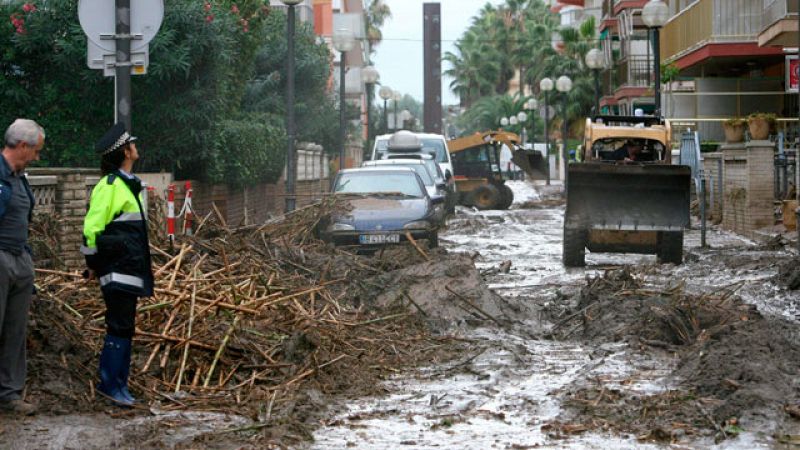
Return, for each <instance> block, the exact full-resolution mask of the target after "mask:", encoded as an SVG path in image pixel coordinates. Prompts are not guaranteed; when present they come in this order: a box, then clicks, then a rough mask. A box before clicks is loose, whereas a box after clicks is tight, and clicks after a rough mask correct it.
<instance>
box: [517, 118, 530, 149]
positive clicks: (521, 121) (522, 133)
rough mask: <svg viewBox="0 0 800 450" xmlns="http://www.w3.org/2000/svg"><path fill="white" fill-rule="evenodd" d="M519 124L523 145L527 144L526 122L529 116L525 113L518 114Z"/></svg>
mask: <svg viewBox="0 0 800 450" xmlns="http://www.w3.org/2000/svg"><path fill="white" fill-rule="evenodd" d="M515 119H517V123H519V128H520V134H521V135H522V144H523V145H524V144H525V121H526V120H528V114H527V113H526V112H525V111H520V112H518V113H517V117H515Z"/></svg>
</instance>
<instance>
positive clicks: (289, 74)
mask: <svg viewBox="0 0 800 450" xmlns="http://www.w3.org/2000/svg"><path fill="white" fill-rule="evenodd" d="M281 1H282V2H283V4H284V5H286V6H287V7H288V10H287V15H286V42H287V44H286V53H287V55H286V203H285V212H287V213H288V212H292V211H294V208H295V204H296V203H295V198H294V193H295V180H296V178H297V158H296V156H295V152H294V138H295V130H294V128H295V125H294V7H295V6H296V5H297V4H299V3H300V2H301V1H302V0H281Z"/></svg>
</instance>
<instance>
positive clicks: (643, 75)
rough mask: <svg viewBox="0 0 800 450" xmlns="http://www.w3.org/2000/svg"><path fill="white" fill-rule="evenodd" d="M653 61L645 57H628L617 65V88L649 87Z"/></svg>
mask: <svg viewBox="0 0 800 450" xmlns="http://www.w3.org/2000/svg"><path fill="white" fill-rule="evenodd" d="M652 74H653V59H652V58H648V57H646V56H629V57H627V58H625V59H623V60H621V61H619V62H618V63H617V86H618V87H647V86H650V83H651V81H652Z"/></svg>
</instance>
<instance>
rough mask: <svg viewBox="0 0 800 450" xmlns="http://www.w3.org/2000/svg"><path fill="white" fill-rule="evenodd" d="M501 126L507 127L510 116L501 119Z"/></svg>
mask: <svg viewBox="0 0 800 450" xmlns="http://www.w3.org/2000/svg"><path fill="white" fill-rule="evenodd" d="M500 126H501V127H507V126H508V117H503V118H501V119H500Z"/></svg>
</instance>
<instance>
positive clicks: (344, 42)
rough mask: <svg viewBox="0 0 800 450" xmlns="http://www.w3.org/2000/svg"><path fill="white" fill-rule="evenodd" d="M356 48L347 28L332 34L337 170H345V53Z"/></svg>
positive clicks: (350, 32)
mask: <svg viewBox="0 0 800 450" xmlns="http://www.w3.org/2000/svg"><path fill="white" fill-rule="evenodd" d="M355 46H356V37H355V34H354V33H353V32H352V31H350V30H349V29H347V28H339V29H338V30H336V31H334V32H333V48H335V49H336V50H337V51H338V52H339V54H340V57H339V170H342V169H344V168H345V151H344V150H345V146H346V144H347V117H346V113H347V105H346V103H345V98H344V97H345V75H346V71H345V66H346V61H345V53H347V52H349V51H350V50H352V49H353V47H355Z"/></svg>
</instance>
